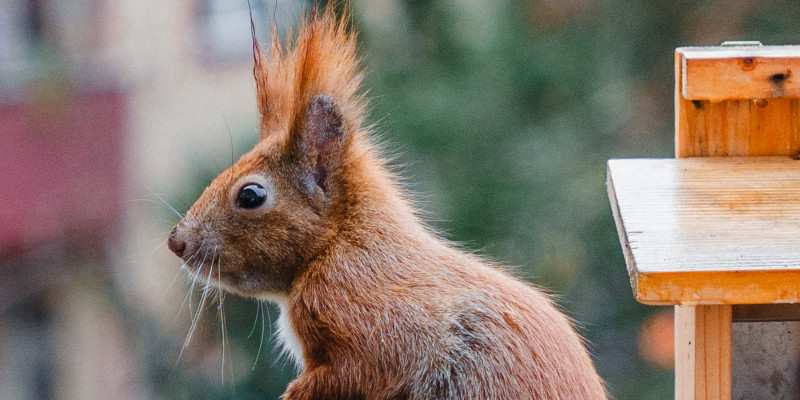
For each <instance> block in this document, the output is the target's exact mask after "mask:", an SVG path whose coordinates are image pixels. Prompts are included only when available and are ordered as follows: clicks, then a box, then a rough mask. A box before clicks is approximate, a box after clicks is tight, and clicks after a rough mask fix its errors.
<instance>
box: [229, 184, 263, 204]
mask: <svg viewBox="0 0 800 400" xmlns="http://www.w3.org/2000/svg"><path fill="white" fill-rule="evenodd" d="M266 200H267V189H264V187H263V186H261V185H259V184H257V183H248V184H247V185H244V187H243V188H242V189H241V190H240V191H239V194H238V195H236V206H237V207H240V208H246V209H250V208H256V207H258V206H260V205H262V204H264V202H265V201H266Z"/></svg>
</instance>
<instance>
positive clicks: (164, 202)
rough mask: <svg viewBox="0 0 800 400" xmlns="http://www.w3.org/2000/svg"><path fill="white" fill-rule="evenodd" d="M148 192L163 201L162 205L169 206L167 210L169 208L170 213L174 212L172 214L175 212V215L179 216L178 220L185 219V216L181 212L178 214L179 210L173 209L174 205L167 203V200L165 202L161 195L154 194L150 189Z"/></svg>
mask: <svg viewBox="0 0 800 400" xmlns="http://www.w3.org/2000/svg"><path fill="white" fill-rule="evenodd" d="M148 190H149V191H150V193H152V194H153V196H156V198H158V199H159V200H161V203H162V204H164V205H165V206H167V208H169V209H170V211H172V212H173V213H174V214H175V215H177V216H178V218H183V214H181V213H180V212H178V210H176V209H175V207H173V206H172V205H170V204H169V203H167V201H166V200H164V199H163V198H162V197H161V196H159V195H158V193H156V192H154V191H153V189H148Z"/></svg>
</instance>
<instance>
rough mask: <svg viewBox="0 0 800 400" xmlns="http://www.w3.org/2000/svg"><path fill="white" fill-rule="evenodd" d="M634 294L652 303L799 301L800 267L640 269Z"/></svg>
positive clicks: (704, 303)
mask: <svg viewBox="0 0 800 400" xmlns="http://www.w3.org/2000/svg"><path fill="white" fill-rule="evenodd" d="M636 281H637V282H636V286H635V290H634V296H635V297H636V300H637V301H638V302H640V303H643V304H649V305H713V304H769V303H798V302H800V270H796V269H790V270H767V271H765V270H754V271H692V273H691V274H687V273H685V272H659V273H644V272H641V271H637V273H636Z"/></svg>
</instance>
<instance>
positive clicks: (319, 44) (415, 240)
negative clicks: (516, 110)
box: [169, 10, 606, 400]
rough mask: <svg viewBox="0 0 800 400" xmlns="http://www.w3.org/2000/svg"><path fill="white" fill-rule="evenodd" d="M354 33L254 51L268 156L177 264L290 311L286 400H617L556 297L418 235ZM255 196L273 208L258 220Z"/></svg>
mask: <svg viewBox="0 0 800 400" xmlns="http://www.w3.org/2000/svg"><path fill="white" fill-rule="evenodd" d="M344 25H345V24H344V20H343V19H338V20H337V19H336V18H335V17H334V16H333V13H332V12H331V11H330V10H326V11H324V12H322V13H321V14H316V13H314V14H312V16H311V18H310V20H309V22H307V23H306V24H305V25H303V26H302V27H301V28H300V29H299V31H298V33H297V36H298V39H297V42H296V44H294V45H291V44H288V45H287V46H285V47H284V46H282V45H280V44H279V43H278V42H277V41H274V40H273V43H272V48H271V53H270V54H269V55H268V56H264V55H262V54H261V51H260V49H259V48H258V47H257V46H255V47H254V51H255V54H256V68H255V69H254V75H255V78H256V82H257V89H258V105H259V110H260V112H261V126H260V129H261V141H260V142H259V143H258V144H257V145H256V146H255V148H254V149H253V150H251V151H250V152H249V153H247V154H245V155H244V156H243V157H242V158H241V159H240V160H239V161H238V162H237V163H236V164H235V165H233V166H232V167H231V168H230V169H228V170H227V171H225V172H223V173H222V174H221V175H220V176H219V177H217V178H216V179H215V180H214V182H212V184H211V185H210V186H209V187H208V188H207V189H206V191H205V192H204V193H203V194H202V195H201V197H200V199H198V201H197V202H196V203H195V204H194V206H192V208H191V209H190V210H189V212H188V213H187V214H186V216H185V217H184V218H183V220H182V221H181V223H180V224H179V225H178V226H177V227H176V228H175V230H174V231H173V233H172V235H170V239H169V247H170V249H172V250H173V251H175V252H176V254H178V255H179V256H181V257H182V258H183V259H184V260H185V261H186V264H187V266H188V267H189V268H190V269H192V270H193V271H195V272H196V273H198V274H201V275H203V276H205V275H206V274H208V276H209V277H210V279H211V280H212V281H213V282H215V283H218V284H220V285H222V286H223V287H224V288H225V289H227V290H229V291H233V292H236V293H239V294H241V295H243V296H249V297H256V298H260V299H268V300H272V301H275V302H277V303H278V304H279V305H280V306H281V309H282V316H281V318H282V321H283V323H282V333H281V337H282V340H283V341H284V342H286V343H287V346H288V347H289V348H290V349H291V348H294V347H297V348H296V349H295V350H296V351H298V352H299V353H300V354H297V356H298V358H299V359H298V363H299V364H300V365H301V366H302V367H303V369H302V372H301V373H300V375H299V376H298V378H297V379H296V380H295V381H294V382H292V383H291V385H290V386H289V388H288V389H287V391H286V393H285V395H284V399H287V400H295V399H490V398H491V399H604V398H606V394H605V390H604V388H603V385H602V383H601V380H600V378H599V377H598V375H597V373H596V372H595V370H594V367H593V366H592V362H591V360H590V358H589V356H588V354H587V352H586V350H585V349H584V347H583V344H582V343H581V340H580V338H579V337H578V335H577V334H576V333H575V331H574V330H573V329H572V327H571V326H570V323H569V321H568V319H567V318H566V317H565V316H564V315H563V314H562V313H560V312H559V311H558V310H557V309H556V308H555V307H554V305H553V304H552V302H551V301H550V300H549V299H548V298H547V296H546V295H544V294H543V293H542V292H540V291H539V290H537V289H535V288H533V287H531V286H530V285H528V284H525V283H523V282H521V281H519V280H517V279H515V278H513V277H511V276H509V275H507V274H506V273H504V272H502V271H501V269H499V268H497V267H496V266H493V265H491V264H489V263H487V262H485V261H484V260H482V259H480V258H479V257H476V256H473V255H470V254H466V253H464V252H462V251H460V250H458V249H457V248H455V247H454V246H452V245H450V244H449V243H447V242H446V241H443V240H442V239H440V238H438V237H437V236H436V235H435V234H434V233H433V232H431V231H430V230H429V229H428V228H426V227H425V226H424V224H423V223H421V222H420V220H419V218H418V217H417V215H416V213H415V210H414V208H413V207H412V206H411V205H410V204H409V202H408V201H406V200H405V198H404V194H403V192H402V190H401V189H400V188H399V187H398V185H397V183H396V179H395V177H394V176H393V175H392V174H391V173H390V172H389V171H388V169H387V168H386V166H385V164H386V163H385V162H384V160H382V159H381V158H380V157H379V156H378V155H377V154H376V151H375V150H374V149H373V148H372V146H371V145H370V142H369V136H368V132H367V131H366V129H365V128H364V127H363V126H362V124H363V118H364V110H365V101H364V99H363V97H361V96H360V95H358V87H359V85H360V82H361V73H360V70H359V67H358V63H357V60H356V52H355V39H354V37H353V36H351V35H349V34H348V33H347V32H346V31H345V27H344ZM251 184H256V185H259V186H260V187H263V188H264V191H265V193H267V195H266V197H265V198H266V200H264V203H263V204H260V205H258V206H256V207H252V208H248V207H249V206H247V207H244V206H242V204H246V203H241V202H240V201H241V199H240V196H242V193H244V188H245V187H246V186H247V185H251ZM211 248H213V249H214V256H212V257H211V261H206V257H201V256H202V255H203V252H205V253H206V254H208V252H209V249H211ZM198 255H199V256H198ZM217 256H218V259H217ZM201 259H202V261H201ZM215 260H218V261H217V262H216V263H215ZM294 342H296V344H295V345H293V344H292V343H294Z"/></svg>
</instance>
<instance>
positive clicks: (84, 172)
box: [0, 91, 124, 258]
mask: <svg viewBox="0 0 800 400" xmlns="http://www.w3.org/2000/svg"><path fill="white" fill-rule="evenodd" d="M39 97H44V99H39V100H37V101H35V102H31V103H4V104H0V258H4V256H6V257H7V256H13V255H14V254H16V253H18V252H20V251H25V250H28V249H30V248H33V247H34V246H36V245H37V244H41V243H46V242H49V241H57V240H65V239H66V240H85V241H87V243H90V244H91V243H93V242H94V244H98V245H99V244H102V241H103V240H104V239H105V238H107V237H108V236H109V235H110V234H111V233H112V232H113V231H114V229H115V226H116V225H117V224H118V220H119V217H120V213H121V181H122V174H121V168H122V134H123V123H124V120H123V118H124V98H123V96H122V94H121V93H119V92H115V91H102V92H92V93H79V94H62V95H58V94H56V95H52V94H51V95H50V96H39Z"/></svg>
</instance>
